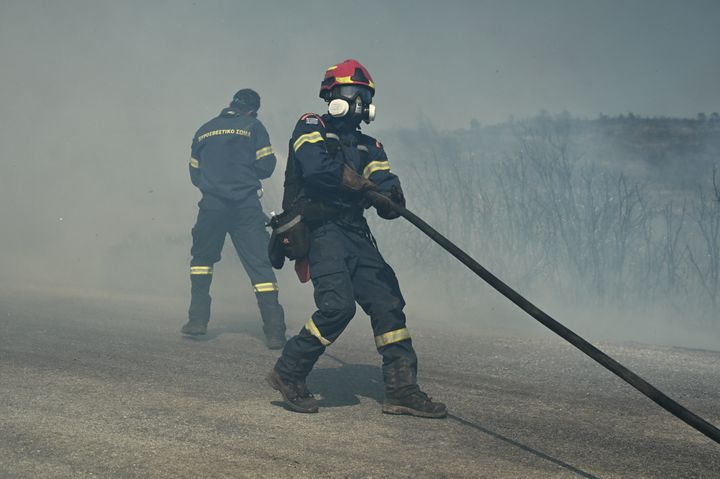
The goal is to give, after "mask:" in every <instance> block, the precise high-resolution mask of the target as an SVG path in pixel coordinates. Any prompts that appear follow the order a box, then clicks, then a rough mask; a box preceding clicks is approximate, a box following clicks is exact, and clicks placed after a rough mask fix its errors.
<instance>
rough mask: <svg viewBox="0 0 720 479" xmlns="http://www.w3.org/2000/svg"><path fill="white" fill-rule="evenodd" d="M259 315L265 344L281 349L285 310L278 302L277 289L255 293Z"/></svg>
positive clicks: (270, 347) (283, 340) (283, 335)
mask: <svg viewBox="0 0 720 479" xmlns="http://www.w3.org/2000/svg"><path fill="white" fill-rule="evenodd" d="M256 297H257V302H258V307H259V308H260V316H262V320H263V332H264V333H265V344H266V345H267V347H268V349H282V348H283V346H285V343H286V339H285V311H284V310H283V307H282V306H281V305H280V303H279V302H278V293H277V291H272V292H267V293H256Z"/></svg>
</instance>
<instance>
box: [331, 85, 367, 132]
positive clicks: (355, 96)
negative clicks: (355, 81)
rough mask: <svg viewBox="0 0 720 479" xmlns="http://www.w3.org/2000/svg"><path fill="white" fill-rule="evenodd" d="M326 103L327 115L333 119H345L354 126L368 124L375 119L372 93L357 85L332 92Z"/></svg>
mask: <svg viewBox="0 0 720 479" xmlns="http://www.w3.org/2000/svg"><path fill="white" fill-rule="evenodd" d="M332 94H333V97H334V98H333V99H332V100H330V101H329V102H328V113H330V115H331V116H332V117H334V118H343V117H347V118H348V119H349V120H351V121H353V122H354V123H356V124H359V123H360V121H364V122H365V123H370V122H371V121H373V120H374V119H375V105H373V104H372V97H373V95H372V91H371V90H369V89H368V88H365V87H362V86H357V85H343V86H341V87H338V88H336V89H334V90H333V92H332Z"/></svg>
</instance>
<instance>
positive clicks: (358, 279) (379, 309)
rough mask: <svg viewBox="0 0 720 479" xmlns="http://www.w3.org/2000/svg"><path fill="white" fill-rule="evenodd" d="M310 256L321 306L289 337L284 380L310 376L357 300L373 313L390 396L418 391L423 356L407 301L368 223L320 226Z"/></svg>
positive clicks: (282, 372) (282, 365)
mask: <svg viewBox="0 0 720 479" xmlns="http://www.w3.org/2000/svg"><path fill="white" fill-rule="evenodd" d="M363 223H364V221H363ZM308 259H309V262H310V275H311V278H312V282H313V286H314V288H315V292H314V296H315V304H316V306H317V308H318V309H317V311H315V313H314V314H313V315H312V317H311V318H310V319H309V320H308V322H307V323H306V324H305V326H304V327H303V328H302V330H301V331H300V333H299V334H298V335H297V336H295V337H293V338H292V339H290V340H289V341H288V343H287V345H286V346H285V348H284V350H283V353H282V356H281V357H280V359H278V361H277V363H276V366H275V369H276V370H277V371H278V373H279V374H280V376H281V377H282V378H283V380H285V381H294V382H297V381H304V380H305V377H306V376H307V375H308V373H309V372H310V370H311V369H312V367H313V365H314V364H315V362H316V361H317V359H318V358H319V357H320V355H321V354H322V353H323V352H324V351H325V348H326V347H327V346H328V345H330V344H331V343H332V342H333V341H334V340H335V339H337V338H338V337H339V336H340V334H341V333H342V332H343V330H344V329H345V327H346V326H347V325H348V323H349V322H350V320H351V319H352V318H353V316H354V315H355V303H356V302H357V303H358V304H359V305H360V306H361V307H362V309H363V311H365V313H366V314H367V315H368V316H370V322H371V325H372V329H373V333H374V335H375V345H376V347H377V349H378V351H379V352H380V354H381V355H382V357H383V366H382V367H383V377H384V380H385V385H386V394H387V395H389V396H393V397H403V396H406V395H408V394H412V393H413V392H415V391H417V390H418V387H417V384H416V374H417V356H416V355H415V351H414V349H413V347H412V340H411V339H410V335H409V333H408V330H407V328H406V326H405V314H404V313H403V308H404V306H405V301H404V299H403V297H402V294H401V293H400V287H399V285H398V281H397V278H396V277H395V273H394V272H393V270H392V268H390V266H389V265H388V264H387V263H386V262H385V261H384V260H383V258H382V256H381V255H380V252H379V251H378V250H377V248H376V246H375V244H374V240H373V239H372V237H371V236H370V231H369V229H367V226H366V225H364V226H360V227H358V226H348V225H341V224H336V223H333V222H327V223H325V224H323V225H321V226H319V227H317V228H315V229H314V230H313V231H312V233H311V238H310V251H309V255H308Z"/></svg>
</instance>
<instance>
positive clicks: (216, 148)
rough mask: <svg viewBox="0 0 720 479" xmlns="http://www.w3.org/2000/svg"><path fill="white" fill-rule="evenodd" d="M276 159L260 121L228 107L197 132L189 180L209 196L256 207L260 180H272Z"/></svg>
mask: <svg viewBox="0 0 720 479" xmlns="http://www.w3.org/2000/svg"><path fill="white" fill-rule="evenodd" d="M276 163H277V159H276V158H275V154H274V153H273V149H272V146H271V145H270V138H269V136H268V133H267V130H265V127H264V126H263V124H262V123H261V122H260V120H258V119H257V118H254V117H252V116H247V115H245V114H241V113H239V112H238V111H237V110H235V109H234V108H232V107H230V108H225V109H223V110H222V111H221V112H220V115H218V116H217V117H215V118H213V119H212V120H210V121H208V122H207V123H205V124H204V125H203V126H201V127H200V129H198V131H197V133H195V137H194V138H193V141H192V148H191V154H190V180H191V181H192V183H193V185H195V186H197V187H198V188H199V189H200V191H202V192H203V199H204V200H207V199H208V198H207V196H208V195H209V196H211V197H217V198H221V199H224V200H230V201H233V202H237V203H239V204H244V203H247V205H248V206H251V205H257V204H258V200H257V190H259V189H260V188H261V185H260V180H262V179H265V178H268V177H270V175H271V174H272V172H273V170H274V169H275V165H276Z"/></svg>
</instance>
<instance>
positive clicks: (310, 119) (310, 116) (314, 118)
mask: <svg viewBox="0 0 720 479" xmlns="http://www.w3.org/2000/svg"><path fill="white" fill-rule="evenodd" d="M300 121H302V122H305V124H306V125H322V126H323V128H324V127H325V122H323V120H322V118H321V117H320V115H318V114H317V113H305V114H304V115H303V116H301V117H300Z"/></svg>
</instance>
